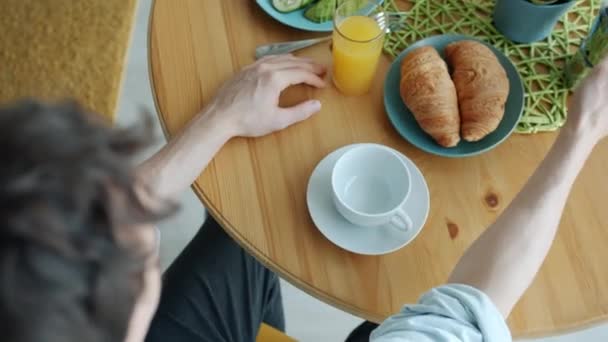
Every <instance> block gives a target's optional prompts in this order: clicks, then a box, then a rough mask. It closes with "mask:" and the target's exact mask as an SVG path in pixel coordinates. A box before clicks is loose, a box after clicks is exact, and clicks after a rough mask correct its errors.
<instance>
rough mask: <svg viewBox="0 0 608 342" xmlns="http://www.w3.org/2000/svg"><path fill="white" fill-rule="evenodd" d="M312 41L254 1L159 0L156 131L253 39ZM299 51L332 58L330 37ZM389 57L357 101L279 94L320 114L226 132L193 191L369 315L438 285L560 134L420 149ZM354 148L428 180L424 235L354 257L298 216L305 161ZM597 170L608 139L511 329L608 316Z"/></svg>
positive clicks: (242, 55)
mask: <svg viewBox="0 0 608 342" xmlns="http://www.w3.org/2000/svg"><path fill="white" fill-rule="evenodd" d="M314 36H318V34H312V33H308V32H302V31H297V30H294V29H290V28H288V27H286V26H283V25H281V24H279V23H278V22H276V21H274V20H273V19H272V18H270V17H269V16H267V15H266V14H265V13H264V12H262V11H261V10H260V9H259V8H258V6H257V5H256V3H255V1H251V0H230V1H223V0H204V1H201V0H180V1H173V0H156V1H155V4H154V8H153V12H152V14H151V28H150V39H149V56H150V65H151V67H150V70H151V78H152V83H153V89H154V92H155V100H156V105H157V109H158V112H159V115H160V119H161V121H162V123H163V125H164V129H165V132H166V134H167V135H168V136H171V135H173V134H175V133H177V132H178V131H179V129H180V128H181V127H182V126H183V125H184V124H185V123H186V122H187V121H188V120H189V119H190V118H191V117H192V116H193V115H194V114H195V113H197V112H198V111H199V110H200V109H201V108H202V107H203V106H204V105H205V104H206V103H207V102H208V101H209V100H210V99H211V98H212V97H213V96H214V94H215V92H216V90H217V89H218V87H219V86H220V85H221V84H222V83H223V82H224V81H226V80H227V79H229V78H230V77H231V76H232V75H233V74H234V73H236V72H237V71H238V70H239V69H241V68H242V67H243V66H245V65H247V64H250V63H252V62H253V61H254V49H255V47H256V45H258V44H263V43H269V42H279V41H288V40H295V39H304V38H311V37H314ZM299 55H304V56H310V57H313V58H315V59H316V60H318V61H320V62H323V63H326V64H328V65H329V64H330V63H331V56H330V50H329V45H328V44H324V45H320V46H316V47H313V48H309V49H307V50H303V51H302V52H300V53H299ZM389 64H390V60H389V58H388V57H383V58H382V60H381V62H380V66H379V71H378V76H377V79H376V81H375V85H374V86H373V89H372V90H371V92H370V93H369V94H368V95H366V96H360V97H345V96H342V95H341V94H340V93H338V92H337V91H336V89H335V88H334V87H333V86H330V87H328V88H326V89H323V90H315V89H312V88H310V87H307V86H297V87H293V88H291V89H289V90H288V91H286V92H285V94H284V96H283V102H284V104H285V105H288V104H293V103H296V102H298V101H301V100H303V99H308V98H318V99H320V100H321V101H322V103H323V110H322V111H321V112H320V113H319V114H317V115H316V116H314V117H313V118H311V119H309V120H308V121H306V122H303V123H300V124H298V125H295V126H293V127H290V128H289V129H287V130H285V131H282V132H279V133H276V134H273V135H269V136H266V137H263V138H259V139H244V138H237V139H233V140H231V141H230V142H229V143H228V144H227V145H226V146H224V148H223V149H222V150H221V151H220V153H219V154H218V155H217V156H216V157H215V159H214V160H213V162H212V163H211V164H210V165H209V166H208V167H207V169H206V170H205V172H204V173H203V174H202V175H201V176H200V177H199V178H198V180H197V181H196V183H195V184H194V185H193V187H194V191H195V192H196V194H197V195H198V196H199V198H200V199H201V200H202V201H203V203H204V204H205V206H206V207H207V209H208V210H209V212H210V213H211V215H213V216H214V217H215V218H216V219H217V220H218V222H219V223H220V224H221V225H222V226H223V227H224V229H226V231H228V233H229V234H230V235H231V236H232V237H233V238H234V239H236V241H238V242H239V243H240V244H241V245H242V246H243V247H244V248H246V249H247V250H248V251H249V252H250V253H251V254H253V255H254V256H255V257H256V258H257V259H258V260H260V261H261V262H262V263H264V264H265V265H267V266H268V267H269V268H270V269H272V270H274V271H276V272H277V273H278V274H279V275H280V276H281V277H283V278H285V279H286V280H288V281H290V282H291V283H293V284H294V285H296V286H298V287H299V288H301V289H302V290H304V291H306V292H308V293H309V294H311V295H313V296H315V297H317V298H319V299H321V300H323V301H325V302H327V303H329V304H331V305H334V306H336V307H339V308H341V309H344V310H346V311H348V312H351V313H353V314H355V315H358V316H361V317H363V318H365V319H368V320H371V321H375V322H380V321H381V320H383V319H384V318H386V317H387V316H389V315H390V314H391V313H394V312H396V311H398V310H399V309H400V308H401V306H402V305H403V304H405V303H412V302H415V301H416V300H417V298H418V297H419V296H420V295H421V294H422V293H423V292H425V291H426V290H428V289H429V288H431V287H433V286H437V285H440V284H442V283H443V282H445V281H446V279H447V277H448V275H449V272H450V271H451V269H452V268H453V267H454V265H455V263H456V261H457V260H458V258H459V257H460V256H461V255H462V253H463V252H464V250H465V249H466V248H467V247H468V246H469V245H470V244H471V243H472V241H473V240H474V239H475V238H476V237H477V236H479V234H480V233H481V232H482V231H483V230H484V229H485V228H486V227H487V226H488V225H490V224H491V223H492V222H493V221H494V220H495V219H496V217H497V215H498V214H500V212H501V211H502V210H503V209H504V208H505V207H506V206H507V204H508V203H509V202H510V201H511V200H512V199H513V197H514V196H515V194H516V193H517V192H518V191H519V190H520V189H521V187H522V186H523V184H524V182H525V181H526V180H527V179H528V177H529V176H530V175H531V173H532V172H533V171H534V169H535V168H536V167H537V166H538V164H539V162H540V161H541V159H542V158H543V157H544V155H545V153H546V152H547V150H548V149H549V147H550V146H551V144H552V142H553V140H554V138H555V136H556V135H555V134H537V135H531V136H529V135H513V136H512V137H510V138H509V139H508V140H507V141H506V142H505V143H503V144H502V145H500V146H499V147H497V148H496V149H494V150H492V151H490V152H488V153H485V154H483V155H481V156H477V157H473V158H465V159H447V158H441V157H436V156H433V155H429V154H427V153H424V152H422V151H420V150H417V149H416V148H414V147H413V146H412V145H410V144H409V143H407V142H406V141H405V140H403V139H402V138H401V137H400V136H399V135H398V134H397V133H396V132H395V130H394V129H393V128H392V126H391V125H390V123H389V121H388V119H387V117H386V114H385V112H384V107H383V102H382V85H383V79H384V75H385V74H386V71H387V69H388V66H389ZM356 142H374V143H380V144H384V145H387V146H390V147H393V148H395V149H397V150H399V151H401V152H403V153H404V154H405V155H407V156H408V157H409V158H410V159H412V160H413V161H414V162H415V163H416V164H417V165H418V167H419V168H420V169H421V170H422V172H423V174H424V175H425V177H426V180H427V182H428V185H429V188H430V193H431V212H430V216H429V219H428V221H427V223H426V225H425V226H424V229H423V230H422V232H421V234H420V235H419V236H418V237H417V238H416V239H415V240H414V241H413V242H412V243H411V244H409V245H408V246H406V247H405V248H402V249H401V250H399V251H397V252H394V253H391V254H388V255H383V256H363V255H356V254H353V253H350V252H347V251H345V250H343V249H341V248H339V247H337V246H335V245H333V244H332V243H331V242H329V241H328V240H327V239H325V238H324V237H323V236H322V235H321V233H320V232H319V231H318V230H317V228H315V226H314V225H313V223H312V220H311V218H310V216H309V214H308V210H307V206H306V187H307V183H308V178H309V176H310V175H311V172H312V171H313V169H314V167H315V166H316V165H317V163H318V162H319V161H320V160H321V159H322V158H323V157H324V156H325V155H327V154H328V153H330V152H331V151H333V150H335V149H337V148H339V147H341V146H344V145H347V144H352V143H356ZM607 169H608V145H607V144H603V145H601V146H599V147H598V148H596V150H595V152H594V154H593V156H592V158H591V159H590V160H589V161H588V163H587V165H586V167H585V169H584V171H583V173H582V174H581V176H580V177H579V179H578V182H577V183H576V186H575V187H574V190H573V192H572V195H571V197H570V200H569V202H568V206H567V208H566V210H565V213H564V217H563V220H562V225H561V228H560V231H559V234H558V236H557V239H556V241H555V244H554V245H553V248H552V249H551V252H550V254H549V257H548V259H547V260H546V262H545V264H544V266H543V268H542V270H541V272H540V273H539V275H538V277H537V278H536V280H535V282H534V284H533V285H532V287H530V289H529V290H528V291H527V293H526V294H525V296H524V297H523V299H522V300H521V301H520V302H519V304H518V305H517V307H516V308H515V310H514V311H513V313H512V315H511V317H510V318H509V325H510V327H511V329H512V331H513V334H514V335H515V336H523V335H525V336H530V335H538V334H547V333H556V332H559V331H564V330H567V329H572V328H578V327H581V326H583V325H588V324H592V323H597V322H599V321H601V320H604V319H605V318H606V317H607V315H608V314H607V313H608V268H607V267H606V264H605V260H608V248H606V244H608V227H607V223H608V210H606V209H608V208H606V204H605V203H606V202H605V199H604V198H603V196H605V195H606V194H608V182H607V181H605V176H606V170H607ZM555 214H556V215H557V213H555ZM513 262H517V260H513Z"/></svg>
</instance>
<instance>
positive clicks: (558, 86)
mask: <svg viewBox="0 0 608 342" xmlns="http://www.w3.org/2000/svg"><path fill="white" fill-rule="evenodd" d="M410 2H411V3H412V4H413V5H412V8H411V9H410V10H409V11H408V19H407V22H408V27H407V28H406V29H404V30H403V31H398V32H392V33H390V34H388V37H387V39H386V40H385V43H384V49H385V52H386V53H388V54H389V55H391V56H393V57H395V56H397V55H398V54H399V53H400V52H401V51H403V49H405V48H406V47H407V46H408V45H410V44H411V43H414V42H416V41H418V40H420V39H422V38H426V37H429V36H433V35H436V34H444V33H460V34H468V35H471V36H474V37H477V38H480V39H482V40H485V41H487V42H488V43H490V44H493V45H494V46H496V47H497V48H498V49H500V50H502V51H503V52H504V53H505V54H506V55H507V56H508V57H509V58H510V59H511V60H512V61H513V63H514V64H515V66H516V67H517V69H518V70H519V73H520V75H521V76H522V78H523V80H524V85H525V88H526V108H525V110H524V114H523V116H522V118H521V120H520V122H519V124H518V126H517V130H516V131H517V132H518V133H536V132H546V131H554V130H557V129H559V128H560V127H561V126H562V125H563V124H564V123H565V121H566V114H567V109H566V108H567V106H566V101H567V98H568V92H569V90H568V89H567V87H566V85H565V79H564V72H563V67H564V63H565V62H566V60H567V59H568V57H569V56H570V55H571V54H573V53H574V52H576V51H577V49H578V45H579V44H580V41H581V39H583V38H585V37H586V36H587V33H588V31H589V28H590V26H591V22H592V21H593V19H594V18H595V16H596V15H597V13H598V10H599V1H596V0H581V1H577V2H578V3H577V4H575V5H574V7H573V8H572V9H571V10H570V12H569V13H568V15H565V16H564V17H563V18H562V20H561V23H560V24H558V26H557V27H556V29H555V30H554V31H553V34H552V35H551V36H550V37H549V38H547V39H545V40H543V41H540V42H536V43H532V44H516V43H513V42H511V41H509V40H508V39H506V38H505V37H504V36H502V35H501V34H500V33H498V31H497V30H496V28H494V25H493V24H492V12H493V9H494V4H495V1H494V0H442V1H438V0H410ZM385 6H386V9H387V10H390V11H399V10H400V9H399V8H398V7H397V6H396V5H395V2H394V0H386V1H385Z"/></svg>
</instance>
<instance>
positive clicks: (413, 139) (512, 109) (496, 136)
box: [384, 34, 525, 158]
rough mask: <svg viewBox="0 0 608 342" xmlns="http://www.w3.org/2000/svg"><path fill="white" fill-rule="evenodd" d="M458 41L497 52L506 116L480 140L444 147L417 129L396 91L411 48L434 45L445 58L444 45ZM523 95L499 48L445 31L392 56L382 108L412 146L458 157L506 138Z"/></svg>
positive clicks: (520, 86)
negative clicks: (503, 75)
mask: <svg viewBox="0 0 608 342" xmlns="http://www.w3.org/2000/svg"><path fill="white" fill-rule="evenodd" d="M460 40H475V41H478V42H481V43H483V44H484V45H486V46H488V47H489V48H490V49H492V51H494V54H496V57H498V60H499V61H500V64H502V66H503V68H505V71H506V72H507V76H508V77H509V84H510V89H509V97H508V98H507V103H506V106H505V115H504V117H503V119H502V121H501V122H500V124H499V125H498V128H497V129H496V130H495V131H494V132H492V133H490V134H489V135H488V136H486V137H485V138H483V139H482V140H480V141H477V142H467V141H464V140H462V141H461V142H460V143H459V144H458V145H457V146H455V147H450V148H447V147H443V146H440V145H439V144H437V143H436V142H435V140H433V138H431V136H429V135H428V134H426V133H425V132H424V131H423V130H422V128H420V126H419V125H418V122H416V119H415V118H414V115H413V114H412V112H410V110H409V109H408V108H407V107H406V106H405V104H403V101H402V100H401V95H400V93H399V84H400V82H401V61H402V60H403V58H404V57H405V56H406V55H407V54H408V53H409V52H410V51H412V50H414V49H416V48H419V47H421V46H426V45H430V46H433V47H434V48H435V49H437V51H438V52H439V54H440V55H441V57H443V58H445V54H444V51H443V50H444V48H445V47H446V46H447V45H448V44H450V43H453V42H456V41H460ZM524 94H525V90H524V85H523V83H522V80H521V77H520V76H519V73H518V72H517V69H516V68H515V66H514V65H513V63H512V62H511V60H509V58H507V57H506V56H505V55H504V54H503V53H502V52H501V51H499V50H498V49H496V48H495V47H493V46H491V45H489V44H487V43H485V42H483V41H480V40H479V39H476V38H473V37H468V36H464V35H457V34H446V35H439V36H433V37H429V38H425V39H422V40H420V41H418V42H416V43H414V44H412V45H410V46H409V47H408V48H407V49H405V50H404V51H403V52H402V53H401V54H400V55H399V56H398V57H397V58H396V59H395V61H394V62H393V64H392V65H391V67H390V69H389V71H388V74H387V76H386V81H385V83H384V107H385V108H386V113H387V114H388V117H389V119H390V121H391V123H392V124H393V126H394V127H395V129H396V130H397V132H399V134H401V136H402V137H404V138H405V139H406V140H407V141H409V142H410V143H411V144H412V145H414V146H416V147H418V148H419V149H421V150H423V151H426V152H428V153H432V154H436V155H439V156H444V157H452V158H459V157H469V156H474V155H477V154H481V153H483V152H486V151H489V150H491V149H492V148H494V147H496V146H497V145H498V144H500V143H501V142H503V141H504V140H505V139H507V138H508V137H509V136H510V135H511V133H512V132H513V130H514V129H515V127H516V126H517V123H518V122H519V119H520V117H521V115H522V113H523V109H524Z"/></svg>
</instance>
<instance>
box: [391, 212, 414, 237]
mask: <svg viewBox="0 0 608 342" xmlns="http://www.w3.org/2000/svg"><path fill="white" fill-rule="evenodd" d="M390 223H391V225H392V226H393V227H395V228H397V229H399V230H402V231H404V232H407V231H409V230H410V229H412V226H413V224H412V219H411V218H410V216H409V215H408V214H407V213H406V212H405V211H404V210H403V209H399V210H398V211H397V212H396V213H395V216H393V218H391V222H390Z"/></svg>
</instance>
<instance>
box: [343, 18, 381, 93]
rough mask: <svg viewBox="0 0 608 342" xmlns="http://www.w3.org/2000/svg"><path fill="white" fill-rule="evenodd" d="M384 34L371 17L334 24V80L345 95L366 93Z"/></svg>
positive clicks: (378, 56) (371, 79) (349, 19)
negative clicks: (335, 25)
mask: <svg viewBox="0 0 608 342" xmlns="http://www.w3.org/2000/svg"><path fill="white" fill-rule="evenodd" d="M383 42H384V35H383V32H382V30H381V29H380V26H378V23H376V21H374V20H373V19H372V18H370V17H365V16H358V15H356V16H351V17H347V18H345V19H344V20H343V21H342V22H340V23H338V24H337V27H336V28H334V33H333V57H334V58H333V59H334V66H333V75H334V76H333V77H334V83H335V84H336V87H338V89H339V90H340V91H341V92H342V93H344V94H346V95H362V94H365V93H367V92H368V91H369V88H370V87H371V85H372V81H373V80H374V75H375V74H376V67H377V65H378V59H379V58H380V53H381V52H382V44H383Z"/></svg>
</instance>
